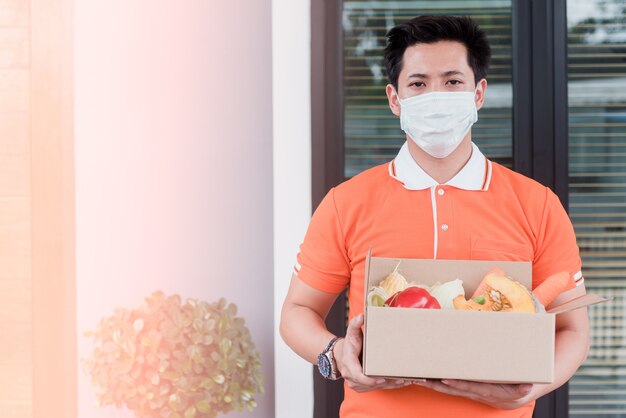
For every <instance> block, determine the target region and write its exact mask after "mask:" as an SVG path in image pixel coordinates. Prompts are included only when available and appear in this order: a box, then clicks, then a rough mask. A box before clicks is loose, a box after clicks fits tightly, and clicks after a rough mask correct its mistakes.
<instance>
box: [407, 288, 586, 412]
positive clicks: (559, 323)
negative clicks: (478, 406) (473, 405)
mask: <svg viewBox="0 0 626 418" xmlns="http://www.w3.org/2000/svg"><path fill="white" fill-rule="evenodd" d="M584 294H585V287H584V285H581V286H578V287H576V288H574V289H572V290H570V291H568V292H566V293H564V294H562V295H561V296H559V297H558V298H557V299H556V300H555V301H554V302H553V304H552V305H553V306H557V305H560V304H561V303H564V302H566V301H568V300H571V299H574V298H576V297H579V296H582V295H584ZM554 350H555V351H554V383H551V384H535V385H496V384H489V383H480V382H471V381H464V380H445V381H442V382H436V381H428V382H423V383H417V384H419V385H422V386H426V387H430V388H431V389H434V390H437V391H439V392H444V393H448V394H450V395H456V396H464V397H466V398H470V399H473V400H476V401H478V402H482V403H485V404H488V405H491V406H493V407H496V408H503V409H514V408H519V407H521V406H523V405H525V404H527V403H529V402H532V401H534V400H535V399H537V398H540V397H541V396H543V395H545V394H547V393H550V392H552V391H553V390H555V389H557V388H559V387H560V386H562V385H563V384H564V383H565V382H567V381H568V380H569V379H570V378H571V377H572V375H573V374H574V373H575V372H576V370H578V367H580V365H581V364H582V363H583V362H584V361H585V359H586V358H587V354H588V353H589V319H588V317H587V309H586V308H581V309H577V310H575V311H571V312H567V313H562V314H559V315H557V316H556V336H555V349H554ZM513 361H514V359H513Z"/></svg>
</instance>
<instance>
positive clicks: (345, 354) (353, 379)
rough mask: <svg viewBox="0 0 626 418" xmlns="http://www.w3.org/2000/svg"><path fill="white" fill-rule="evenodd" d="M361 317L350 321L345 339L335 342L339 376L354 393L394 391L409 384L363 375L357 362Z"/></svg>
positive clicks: (360, 338) (360, 337)
mask: <svg viewBox="0 0 626 418" xmlns="http://www.w3.org/2000/svg"><path fill="white" fill-rule="evenodd" d="M361 326H363V315H358V316H356V317H354V318H352V320H351V321H350V323H349V324H348V329H347V330H346V337H345V338H342V339H340V340H339V341H337V344H335V348H334V355H335V361H336V362H337V368H338V369H339V372H341V376H342V377H343V378H344V379H345V380H346V382H347V383H348V386H349V387H350V388H351V389H352V390H354V391H356V392H368V391H370V390H377V389H396V388H401V387H404V386H408V385H410V384H411V381H409V380H404V379H383V378H380V377H378V378H374V377H367V376H365V375H364V374H363V367H362V366H361V362H360V361H359V354H360V353H361V348H362V347H363V333H362V332H361Z"/></svg>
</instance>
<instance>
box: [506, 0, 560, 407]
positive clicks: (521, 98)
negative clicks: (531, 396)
mask: <svg viewBox="0 0 626 418" xmlns="http://www.w3.org/2000/svg"><path fill="white" fill-rule="evenodd" d="M512 4H513V10H512V18H513V35H512V37H513V101H514V103H513V168H514V170H515V171H517V172H519V173H522V174H524V175H526V176H528V177H531V178H533V179H535V180H537V181H538V182H540V183H542V184H544V185H546V186H548V187H550V188H551V189H552V190H553V191H554V192H555V193H556V195H557V196H558V197H559V198H560V199H561V203H562V204H563V206H564V207H565V209H566V210H567V209H568V205H569V192H568V187H569V185H568V158H569V157H568V102H567V10H566V6H567V1H566V0H535V1H531V0H513V2H512ZM568 416H569V385H568V384H567V383H566V384H565V385H563V386H561V387H560V388H558V389H557V390H555V391H553V392H551V393H549V394H547V395H545V396H543V397H541V398H540V399H538V400H537V403H536V405H535V412H534V414H533V417H534V418H567V417H568Z"/></svg>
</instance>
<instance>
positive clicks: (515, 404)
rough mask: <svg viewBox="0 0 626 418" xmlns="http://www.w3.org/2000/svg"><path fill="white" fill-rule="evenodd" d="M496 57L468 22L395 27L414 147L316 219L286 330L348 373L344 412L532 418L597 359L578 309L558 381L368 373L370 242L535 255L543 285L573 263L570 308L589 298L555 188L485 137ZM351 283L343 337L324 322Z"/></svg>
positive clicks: (393, 248) (405, 121) (571, 316)
mask: <svg viewBox="0 0 626 418" xmlns="http://www.w3.org/2000/svg"><path fill="white" fill-rule="evenodd" d="M489 59H490V48H489V45H488V43H487V40H486V38H485V35H484V33H483V32H482V30H480V29H479V28H478V26H477V25H476V23H475V22H473V21H472V20H471V19H469V18H457V17H450V16H422V17H418V18H415V19H413V20H411V21H409V22H407V23H405V24H402V25H399V26H397V27H394V28H393V29H391V30H390V31H389V33H388V34H387V47H386V49H385V65H386V68H387V74H388V77H389V80H390V84H388V85H387V88H386V92H387V98H388V101H389V107H390V109H391V111H392V112H393V114H394V115H396V116H398V117H399V118H400V124H401V127H402V129H403V130H404V131H405V133H406V137H407V141H406V143H405V144H404V145H403V147H402V148H401V150H400V152H399V153H398V155H397V157H396V158H395V159H394V160H393V161H392V162H390V163H388V164H384V165H381V166H377V167H374V168H372V169H370V170H367V171H365V172H363V173H361V174H359V175H357V176H355V177H354V178H352V179H350V180H348V181H346V182H344V183H342V184H341V185H339V186H337V187H336V188H333V189H332V190H331V191H330V192H329V193H328V194H327V195H326V197H325V198H324V200H323V201H322V203H321V204H320V205H319V207H318V208H317V210H316V211H315V213H314V215H313V218H312V219H311V223H310V225H309V229H308V231H307V234H306V237H305V239H304V242H303V244H302V246H301V251H300V253H299V254H298V264H297V265H296V268H295V270H296V271H295V273H294V275H293V277H292V281H291V285H290V289H289V292H288V295H287V297H286V300H285V302H284V305H283V311H282V319H281V325H280V331H281V335H282V336H283V338H284V340H285V341H286V342H287V344H288V345H289V346H290V347H291V348H292V349H293V350H294V351H295V352H296V353H298V354H299V355H300V356H302V357H303V358H305V359H306V360H308V361H310V362H311V363H314V364H317V362H318V358H319V359H321V360H324V361H326V362H327V364H326V365H327V366H328V367H322V368H321V369H320V371H322V372H323V374H324V375H325V377H327V378H339V377H340V376H342V377H343V378H344V379H345V399H344V402H343V404H342V407H341V416H342V417H345V418H352V417H354V418H356V417H358V418H363V417H428V418H433V417H446V418H449V417H464V418H466V417H480V418H485V417H531V416H532V412H533V408H534V400H535V399H537V398H539V397H540V396H542V395H544V394H546V393H548V392H550V391H552V390H554V389H556V388H557V387H559V386H561V385H562V384H563V383H565V382H566V381H567V380H568V379H569V378H570V377H571V376H572V375H573V374H574V372H575V371H576V370H577V368H578V367H579V366H580V364H581V363H582V362H583V361H584V359H585V358H586V355H587V352H588V345H589V331H588V319H587V312H586V309H579V310H577V311H573V312H570V313H567V314H563V315H559V316H558V317H557V321H556V322H557V325H556V342H555V344H556V345H555V382H554V383H553V384H535V385H530V384H523V385H513V384H510V385H503V384H488V383H481V382H469V381H454V380H443V381H432V380H429V381H417V382H410V381H404V380H402V379H381V378H372V377H367V376H365V375H363V371H362V367H361V364H360V362H359V354H360V352H361V348H362V334H361V326H362V325H363V316H362V312H363V292H364V289H363V276H364V262H365V257H366V253H367V250H368V248H370V247H371V248H372V251H373V255H374V256H379V257H397V258H435V259H467V260H471V259H480V260H508V261H532V263H533V268H532V271H533V287H536V286H537V285H538V284H539V283H541V282H542V281H543V280H544V279H545V278H547V277H548V276H550V275H551V274H553V273H557V272H560V271H563V270H567V271H568V272H569V273H570V274H571V275H572V277H573V278H574V280H575V281H576V283H577V286H576V288H574V289H572V290H570V291H569V292H566V293H564V294H563V295H561V297H560V299H559V300H557V302H558V303H561V302H563V301H564V300H569V299H572V298H575V297H578V296H580V295H583V294H584V293H585V287H584V284H583V278H582V274H581V261H580V256H579V252H578V247H577V245H576V238H575V235H574V231H573V228H572V225H571V222H570V221H569V218H568V216H567V214H566V213H565V210H564V209H563V207H562V206H561V204H560V202H559V200H558V198H557V197H556V195H555V194H554V193H553V192H552V191H550V190H549V189H548V188H546V187H544V186H542V185H540V184H538V183H537V182H535V181H533V180H531V179H528V178H526V177H524V176H522V175H519V174H517V173H514V172H513V171H510V170H508V169H506V168H505V167H502V166H500V165H498V164H496V163H493V162H491V161H489V160H487V159H486V158H485V157H484V156H483V155H482V153H481V152H480V150H479V149H478V148H477V147H476V146H475V145H474V144H472V137H471V126H472V125H473V123H474V122H476V120H477V110H478V109H480V108H481V107H482V105H483V103H484V100H485V93H486V90H487V81H486V80H485V76H486V72H487V67H488V63H489ZM346 287H348V289H349V292H348V297H349V303H350V322H349V326H348V329H347V332H346V335H345V337H343V338H337V337H336V336H334V335H332V334H331V333H330V332H329V331H328V330H327V329H326V327H325V324H324V318H325V316H326V315H327V313H328V311H329V309H330V307H331V306H332V304H333V302H334V300H335V298H336V297H337V295H338V294H339V293H340V292H342V291H343V290H344V289H345V288H346ZM555 303H556V302H555ZM485 332H488V330H485ZM415 361H420V360H419V359H415ZM511 361H512V362H514V361H515V359H511Z"/></svg>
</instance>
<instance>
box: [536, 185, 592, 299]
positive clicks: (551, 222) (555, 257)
mask: <svg viewBox="0 0 626 418" xmlns="http://www.w3.org/2000/svg"><path fill="white" fill-rule="evenodd" d="M581 264H582V263H581V260H580V252H579V249H578V245H577V244H576V234H575V233H574V227H573V226H572V222H571V221H570V218H569V216H568V215H567V212H565V209H564V208H563V205H562V204H561V201H560V200H559V198H558V197H557V195H556V194H554V192H552V190H550V189H549V188H547V187H546V199H545V204H544V208H543V214H542V217H541V224H540V226H539V230H538V235H537V246H536V248H535V257H534V261H533V288H535V287H537V286H538V285H539V284H541V283H542V282H543V281H544V280H545V279H546V278H548V277H549V276H551V275H552V274H555V273H559V272H561V271H567V272H568V273H569V274H570V275H571V276H572V277H573V278H574V281H575V282H576V284H577V285H580V284H582V283H583V280H584V279H583V277H582V272H581Z"/></svg>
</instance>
